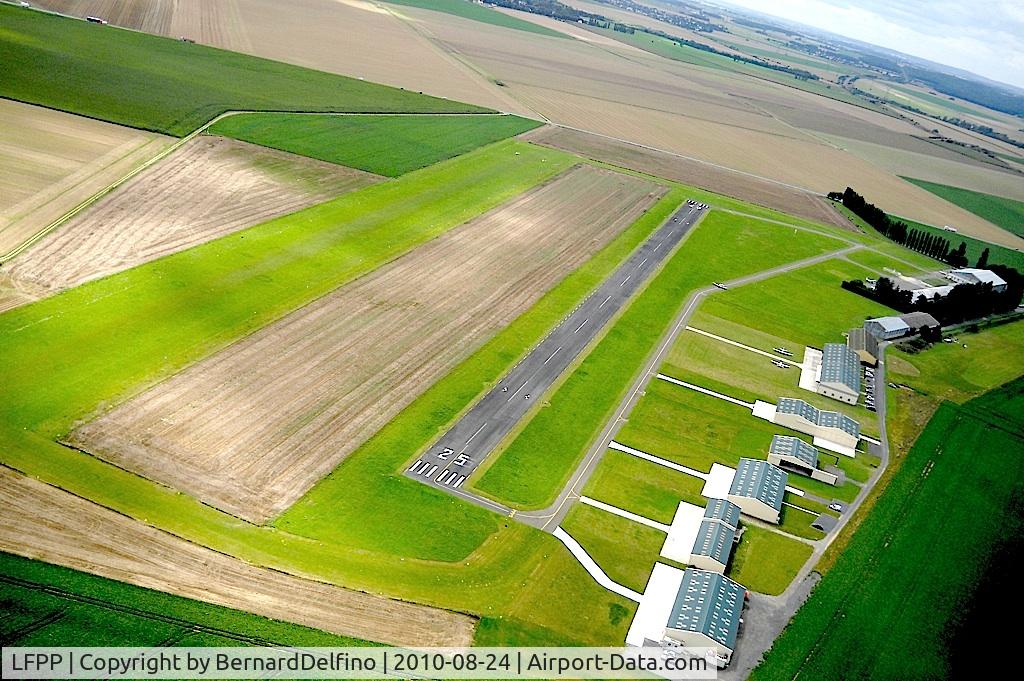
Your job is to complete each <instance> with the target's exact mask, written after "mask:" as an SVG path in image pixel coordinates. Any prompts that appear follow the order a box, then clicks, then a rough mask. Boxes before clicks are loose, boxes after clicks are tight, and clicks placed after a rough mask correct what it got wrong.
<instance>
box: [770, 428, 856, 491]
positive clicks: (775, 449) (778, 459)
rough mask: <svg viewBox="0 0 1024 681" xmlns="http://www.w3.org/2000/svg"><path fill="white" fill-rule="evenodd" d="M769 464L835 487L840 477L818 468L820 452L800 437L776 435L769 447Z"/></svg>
mask: <svg viewBox="0 0 1024 681" xmlns="http://www.w3.org/2000/svg"><path fill="white" fill-rule="evenodd" d="M768 463H770V464H773V465H776V466H778V467H779V468H781V469H782V470H784V471H791V472H793V473H798V474H800V475H806V476H808V477H811V478H814V479H815V480H820V481H821V482H824V483H825V484H827V485H834V484H836V482H837V481H838V480H839V478H838V476H836V475H834V474H832V473H829V472H827V471H823V470H821V469H819V468H818V450H817V448H816V447H814V446H813V445H809V444H807V443H806V442H804V441H803V440H801V439H800V438H798V437H791V436H789V435H776V436H775V437H773V438H772V443H771V445H769V447H768Z"/></svg>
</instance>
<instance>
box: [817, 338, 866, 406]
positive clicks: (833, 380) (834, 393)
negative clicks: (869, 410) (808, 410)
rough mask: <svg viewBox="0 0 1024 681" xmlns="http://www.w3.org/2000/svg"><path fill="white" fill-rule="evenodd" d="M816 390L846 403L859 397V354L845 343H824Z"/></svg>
mask: <svg viewBox="0 0 1024 681" xmlns="http://www.w3.org/2000/svg"><path fill="white" fill-rule="evenodd" d="M817 392H818V394H819V395H824V396H825V397H831V398H832V399H834V400H839V401H840V402H846V403H847V404H857V400H858V399H860V356H859V355H858V354H857V353H856V352H854V351H853V350H851V349H850V348H849V347H848V346H847V345H846V344H845V343H825V347H824V348H823V349H822V356H821V375H820V376H819V377H818V390H817Z"/></svg>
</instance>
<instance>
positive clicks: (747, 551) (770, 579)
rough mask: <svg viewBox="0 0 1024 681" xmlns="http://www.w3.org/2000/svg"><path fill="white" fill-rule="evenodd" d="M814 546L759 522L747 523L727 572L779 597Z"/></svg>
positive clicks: (758, 589) (744, 584)
mask: <svg viewBox="0 0 1024 681" xmlns="http://www.w3.org/2000/svg"><path fill="white" fill-rule="evenodd" d="M812 551H813V549H812V548H811V547H810V546H809V545H807V544H804V543H803V542H799V541H797V540H795V539H792V538H790V537H786V536H784V535H781V534H779V533H778V532H772V531H771V530H766V529H764V528H761V527H757V526H756V525H746V526H744V529H743V539H741V540H740V545H739V546H737V547H736V550H735V552H734V553H733V555H732V560H731V561H730V563H729V569H728V570H727V571H726V574H727V575H728V576H729V577H731V578H733V579H734V580H736V581H737V582H739V583H740V584H742V585H743V586H745V587H746V588H748V589H750V590H752V591H757V592H759V593H764V594H769V595H771V596H777V595H778V594H781V593H782V592H783V591H785V590H786V587H788V586H789V584H790V582H792V581H793V578H794V577H796V573H797V572H799V571H800V568H801V567H803V564H804V563H806V562H807V559H808V558H810V557H811V552H812Z"/></svg>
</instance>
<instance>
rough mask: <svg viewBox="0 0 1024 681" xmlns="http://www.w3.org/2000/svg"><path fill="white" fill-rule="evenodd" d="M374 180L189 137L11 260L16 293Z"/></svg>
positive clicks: (56, 285) (96, 272)
mask: <svg viewBox="0 0 1024 681" xmlns="http://www.w3.org/2000/svg"><path fill="white" fill-rule="evenodd" d="M377 179H378V178H377V177H376V176H374V175H370V174H367V173H363V172H360V171H357V170H352V169H349V168H343V167H341V166H336V165H332V164H329V163H324V162H321V161H314V160H310V159H305V158H301V157H298V156H293V155H291V154H287V153H284V152H278V151H274V150H270V149H264V148H261V147H257V146H254V145H250V144H247V143H245V142H237V141H235V140H229V139H224V138H220V137H197V138H195V139H193V140H191V141H190V142H188V143H187V144H186V145H185V146H184V147H182V148H181V149H180V150H178V151H176V152H175V153H174V154H173V155H171V156H170V157H168V158H167V159H165V160H163V161H162V162H160V163H158V164H156V165H155V166H153V167H151V168H149V169H147V170H145V171H144V172H142V173H139V175H137V176H136V177H134V178H133V179H131V180H129V181H128V182H127V183H125V184H124V185H123V186H121V187H120V188H118V189H117V190H116V191H115V192H113V193H111V194H109V195H108V196H106V197H104V198H103V199H101V200H100V201H99V202H97V203H96V204H95V205H94V206H92V207H91V208H89V209H88V210H86V211H84V212H83V213H81V214H80V215H79V216H77V217H76V218H74V219H73V220H72V221H71V222H69V223H68V224H66V225H64V226H63V227H61V228H60V229H59V230H57V231H56V232H54V233H53V234H52V235H50V236H49V237H47V238H46V239H44V240H43V241H41V242H40V243H39V244H37V245H36V246H34V247H33V248H31V249H29V250H28V251H26V252H25V253H24V254H22V255H21V256H19V257H18V258H16V259H15V260H13V261H12V262H11V263H10V265H9V266H8V267H7V268H5V269H6V270H7V275H8V276H9V277H10V278H12V279H13V280H14V282H15V283H16V284H18V285H20V286H21V287H22V288H23V289H29V290H32V291H36V292H39V291H51V292H52V291H56V290H59V289H63V288H68V287H71V286H75V285H77V284H80V283H82V282H84V281H88V280H90V279H96V278H98V277H101V276H105V275H108V274H111V273H113V272H117V271H120V270H124V269H127V268H129V267H133V266H135V265H139V264H141V263H144V262H148V261H150V260H154V259H156V258H159V257H161V256H164V255H168V254H170V253H174V252H176V251H180V250H183V249H185V248H189V247H191V246H195V245H196V244H199V243H203V242H205V241H209V240H210V239H213V238H216V237H218V236H222V235H224V234H228V233H231V232H234V231H236V230H239V229H242V228H244V227H249V226H251V225H254V224H257V223H260V222H263V221H265V220H269V219H270V218H273V217H276V216H278V215H284V214H286V213H291V212H293V211H296V210H299V209H300V208H305V207H306V206H309V205H312V204H314V203H319V202H321V201H326V200H327V199H330V198H333V197H335V196H337V195H339V194H342V193H344V192H346V191H349V190H352V189H355V188H358V187H361V186H366V185H368V184H371V183H373V182H375V181H377Z"/></svg>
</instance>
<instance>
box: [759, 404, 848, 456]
mask: <svg viewBox="0 0 1024 681" xmlns="http://www.w3.org/2000/svg"><path fill="white" fill-rule="evenodd" d="M772 418H773V421H774V422H775V423H777V424H779V425H780V426H785V427H786V428H791V429H793V430H795V431H797V432H798V433H806V434H807V435H812V436H814V437H820V438H822V439H823V440H828V441H829V442H834V443H836V444H838V445H842V446H843V447H851V448H856V446H857V441H858V440H860V424H858V423H857V422H856V421H854V420H853V419H852V418H850V417H849V416H847V415H846V414H840V413H839V412H835V411H824V410H819V409H816V408H815V407H813V406H811V405H810V404H808V403H807V402H805V401H804V400H800V399H797V398H795V397H780V398H779V403H778V404H777V405H776V406H775V414H774V416H773V417H772Z"/></svg>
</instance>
